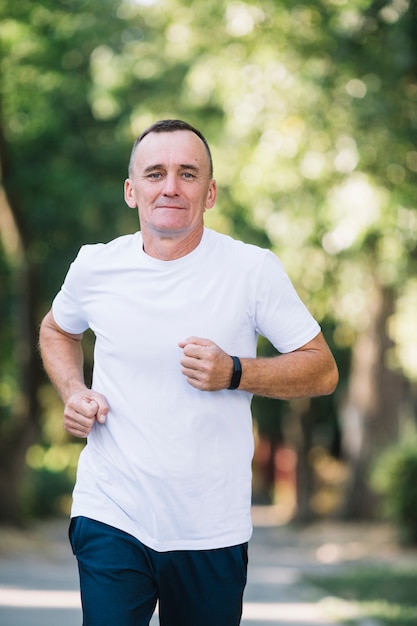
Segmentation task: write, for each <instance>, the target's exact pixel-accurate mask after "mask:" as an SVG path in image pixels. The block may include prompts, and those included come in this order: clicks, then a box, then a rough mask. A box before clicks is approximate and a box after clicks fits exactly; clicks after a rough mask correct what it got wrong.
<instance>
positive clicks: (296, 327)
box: [255, 252, 320, 353]
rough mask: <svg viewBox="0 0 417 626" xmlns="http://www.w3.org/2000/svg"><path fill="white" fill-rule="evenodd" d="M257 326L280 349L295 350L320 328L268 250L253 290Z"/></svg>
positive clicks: (277, 260) (259, 331)
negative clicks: (254, 290)
mask: <svg viewBox="0 0 417 626" xmlns="http://www.w3.org/2000/svg"><path fill="white" fill-rule="evenodd" d="M255 307H256V327H257V332H258V333H259V334H260V335H263V336H264V337H266V338H267V339H268V340H269V341H270V342H271V343H272V344H273V345H274V346H275V348H276V349H277V350H278V351H279V352H282V353H285V352H292V351H293V350H297V349H298V348H300V347H301V346H303V345H304V344H306V343H308V342H309V341H311V340H312V339H314V337H316V336H317V335H318V333H319V332H320V325H319V324H318V322H317V321H316V320H315V319H314V317H313V316H312V315H311V313H310V312H309V311H308V309H307V307H306V306H305V304H304V303H303V302H302V300H301V299H300V297H299V295H298V294H297V292H296V290H295V288H294V286H293V284H292V283H291V280H290V279H289V277H288V275H287V274H286V272H285V270H284V268H283V266H282V263H281V261H280V260H279V259H278V258H277V257H276V256H275V255H274V254H273V253H272V252H267V254H266V255H265V259H264V262H263V266H262V269H261V272H260V277H259V281H258V288H257V293H256V302H255Z"/></svg>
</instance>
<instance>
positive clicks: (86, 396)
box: [39, 311, 109, 437]
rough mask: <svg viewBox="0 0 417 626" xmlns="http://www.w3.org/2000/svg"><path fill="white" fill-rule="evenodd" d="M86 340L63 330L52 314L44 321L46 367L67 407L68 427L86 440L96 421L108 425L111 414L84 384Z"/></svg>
mask: <svg viewBox="0 0 417 626" xmlns="http://www.w3.org/2000/svg"><path fill="white" fill-rule="evenodd" d="M82 337H83V335H82V334H78V335H73V334H71V333H67V332H65V331H64V330H62V328H60V327H59V326H58V324H57V323H56V322H55V320H54V317H53V315H52V311H49V313H48V314H47V315H46V316H45V318H44V319H43V321H42V324H41V328H40V334H39V347H40V351H41V356H42V361H43V365H44V367H45V370H46V373H47V374H48V376H49V378H50V380H51V382H52V383H53V385H54V386H55V387H56V389H57V391H58V393H59V395H60V396H61V399H62V401H63V402H64V405H65V407H64V428H65V430H67V431H68V432H69V433H70V434H71V435H74V436H75V437H86V436H87V435H88V434H89V433H90V431H91V429H92V427H93V425H94V422H95V420H97V421H98V422H100V423H104V422H105V420H106V415H107V413H108V411H109V407H108V404H107V401H106V399H105V398H104V396H102V395H101V394H99V393H96V392H94V391H92V390H91V389H88V387H87V386H86V384H85V382H84V372H83V363H84V357H83V350H82V346H81V340H82Z"/></svg>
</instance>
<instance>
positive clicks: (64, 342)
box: [39, 312, 85, 403]
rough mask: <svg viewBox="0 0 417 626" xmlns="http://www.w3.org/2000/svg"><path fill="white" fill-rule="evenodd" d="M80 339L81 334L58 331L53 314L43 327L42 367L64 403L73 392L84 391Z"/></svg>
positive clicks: (41, 342) (47, 317)
mask: <svg viewBox="0 0 417 626" xmlns="http://www.w3.org/2000/svg"><path fill="white" fill-rule="evenodd" d="M81 339H82V335H71V334H69V333H64V332H63V331H62V330H61V329H59V327H58V326H57V325H56V323H55V321H54V319H53V316H52V313H51V312H50V313H48V314H47V316H46V317H45V318H44V320H43V322H42V324H41V328H40V334H39V347H40V351H41V357H42V361H43V365H44V368H45V371H46V373H47V374H48V376H49V378H50V380H51V382H52V384H53V385H54V386H55V388H56V390H57V391H58V393H59V395H60V396H61V398H62V400H63V402H64V403H65V402H66V401H67V400H68V398H69V397H70V396H71V395H72V394H73V393H75V392H76V391H79V390H82V389H85V382H84V357H83V350H82V346H81Z"/></svg>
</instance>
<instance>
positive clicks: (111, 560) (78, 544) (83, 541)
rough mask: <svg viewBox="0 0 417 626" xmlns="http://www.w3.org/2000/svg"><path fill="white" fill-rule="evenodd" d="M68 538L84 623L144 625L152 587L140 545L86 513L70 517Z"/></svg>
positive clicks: (153, 591) (149, 611)
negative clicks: (75, 561) (75, 559)
mask: <svg viewBox="0 0 417 626" xmlns="http://www.w3.org/2000/svg"><path fill="white" fill-rule="evenodd" d="M70 539H71V544H72V548H73V551H74V554H75V556H76V557H77V561H78V570H79V574H80V588H81V600H82V607H83V618H84V621H83V626H116V624H117V626H149V622H150V620H151V617H152V615H153V613H154V611H155V606H156V601H157V588H156V584H155V580H154V577H153V567H152V563H151V562H150V559H149V558H148V555H147V552H146V549H145V548H144V546H142V544H141V543H140V542H139V541H137V540H136V539H135V538H134V537H131V536H130V535H128V534H127V533H124V532H122V531H120V530H118V529H116V528H113V527H112V526H108V525H107V524H102V523H101V522H96V521H94V520H90V519H88V518H86V517H77V518H75V519H74V520H72V522H71V527H70Z"/></svg>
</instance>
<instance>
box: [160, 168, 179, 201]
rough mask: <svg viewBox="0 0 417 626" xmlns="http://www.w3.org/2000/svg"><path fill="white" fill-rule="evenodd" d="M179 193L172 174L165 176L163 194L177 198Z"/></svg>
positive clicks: (175, 179) (174, 176) (175, 178)
mask: <svg viewBox="0 0 417 626" xmlns="http://www.w3.org/2000/svg"><path fill="white" fill-rule="evenodd" d="M178 193H179V189H178V179H177V177H176V175H175V174H174V173H172V174H167V176H166V178H165V184H164V188H163V194H164V195H165V196H177V195H178Z"/></svg>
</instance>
